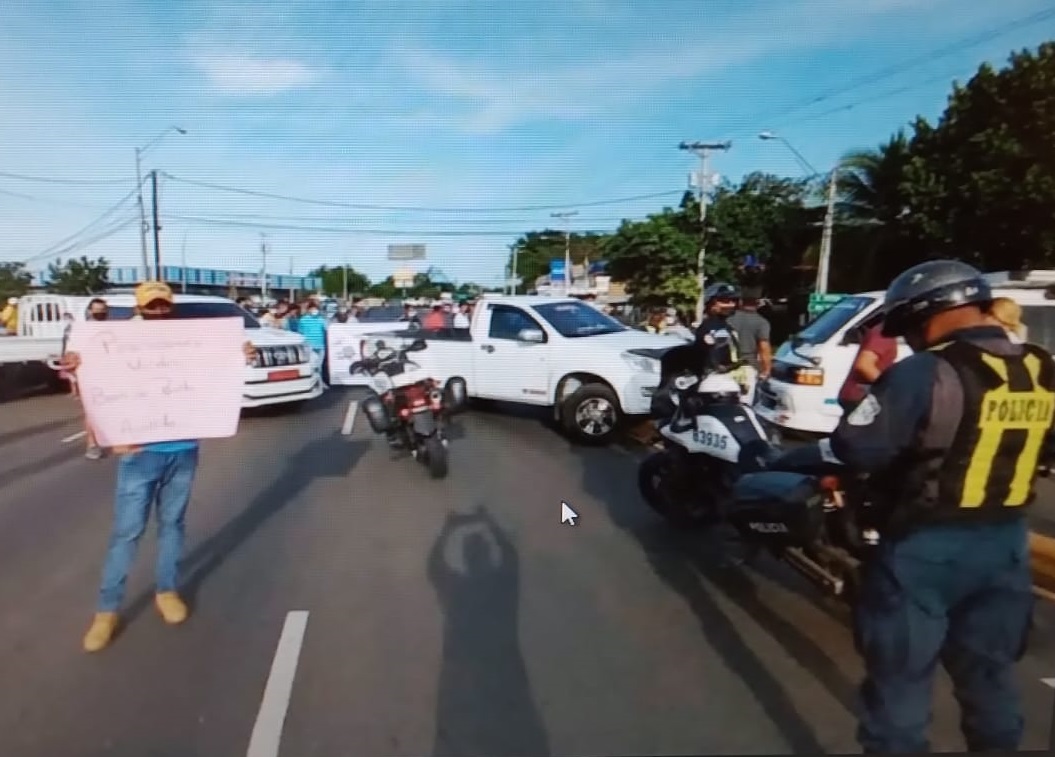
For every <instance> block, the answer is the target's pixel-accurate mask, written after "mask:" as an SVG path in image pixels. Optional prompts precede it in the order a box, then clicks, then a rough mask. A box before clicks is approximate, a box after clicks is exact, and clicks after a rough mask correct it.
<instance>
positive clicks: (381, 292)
mask: <svg viewBox="0 0 1055 757" xmlns="http://www.w3.org/2000/svg"><path fill="white" fill-rule="evenodd" d="M401 294H402V292H401V290H399V289H398V288H397V287H396V283H395V280H394V279H393V278H392V277H391V276H389V277H388V278H386V279H385V280H384V281H379V282H377V283H376V284H371V285H370V288H369V289H368V290H367V296H369V297H379V298H381V299H384V300H393V299H395V298H397V297H399V296H400V295H401Z"/></svg>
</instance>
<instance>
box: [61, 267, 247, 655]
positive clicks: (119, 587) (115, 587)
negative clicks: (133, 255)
mask: <svg viewBox="0 0 1055 757" xmlns="http://www.w3.org/2000/svg"><path fill="white" fill-rule="evenodd" d="M135 298H136V310H137V312H138V314H139V317H140V318H141V319H142V320H143V321H148V322H149V321H156V320H167V319H169V318H172V317H174V310H175V298H174V297H173V294H172V289H171V288H170V287H169V285H168V284H165V283H163V282H160V281H147V282H144V283H142V284H140V285H139V286H138V287H136V291H135ZM243 353H244V355H245V359H246V362H247V363H249V364H251V363H252V362H253V360H254V359H255V358H256V348H255V347H253V345H252V344H251V343H250V342H246V343H245V344H244V345H243ZM80 364H81V358H80V355H79V354H78V353H76V352H73V351H67V352H66V354H65V355H63V357H62V368H63V370H66V371H69V372H71V373H74V372H75V371H76V370H77V368H78V367H79V366H80ZM116 388H120V387H116ZM198 452H199V450H198V441H197V440H196V439H184V440H177V441H169V442H158V443H154V444H144V445H141V446H140V445H135V446H119V447H114V453H115V454H117V455H119V456H120V461H119V462H118V464H117V493H116V496H115V500H114V520H113V527H112V529H111V534H110V543H109V547H108V548H107V553H106V560H105V563H104V566H103V571H102V581H101V587H100V589H99V598H98V601H97V604H96V613H95V616H94V617H93V618H92V623H91V626H90V627H89V628H88V632H87V633H86V634H85V636H84V640H83V645H84V650H85V651H86V652H98V651H100V650H102V649H104V648H105V647H107V646H109V644H110V642H111V641H113V638H114V634H115V633H116V631H117V626H118V610H119V609H120V607H121V602H122V600H123V598H124V593H125V583H126V581H127V578H128V572H129V570H130V569H131V567H132V563H133V561H134V559H135V554H136V548H137V546H138V544H139V539H140V538H141V537H142V536H143V533H144V532H145V530H146V526H147V521H148V520H149V517H150V513H151V511H152V510H156V512H157V520H158V536H157V540H158V548H157V568H156V570H157V573H156V584H157V589H156V594H155V597H154V604H155V606H156V607H157V610H158V613H159V614H160V615H161V617H162V619H163V620H164V621H165V623H167V624H169V625H178V624H180V623H182V622H183V621H184V620H186V619H187V614H188V610H187V605H186V604H185V603H184V602H183V599H182V598H181V597H180V595H179V591H178V589H179V579H180V570H179V569H180V558H181V557H182V553H183V542H184V533H185V525H184V516H185V514H186V512H187V505H188V503H189V502H190V496H191V489H192V487H193V484H194V477H195V474H196V473H197V470H198ZM155 502H156V508H155Z"/></svg>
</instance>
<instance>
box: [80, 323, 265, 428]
mask: <svg viewBox="0 0 1055 757" xmlns="http://www.w3.org/2000/svg"><path fill="white" fill-rule="evenodd" d="M245 341H246V334H245V326H244V324H243V322H242V319H241V318H215V319H213V318H210V319H209V320H201V319H195V320H171V321H111V322H106V323H98V322H92V321H85V322H78V323H75V324H74V325H73V329H72V332H71V334H70V341H69V347H68V349H70V350H72V351H74V352H77V353H79V354H80V356H81V365H80V368H78V370H77V381H78V384H79V385H80V390H81V398H82V401H83V403H84V410H85V414H86V415H87V416H88V423H89V424H90V425H91V427H92V431H94V432H95V436H96V438H97V439H98V440H99V444H101V445H102V446H105V447H112V446H115V445H124V444H149V443H151V442H167V441H176V440H183V439H214V438H221V437H227V436H234V435H235V434H236V433H237V432H238V418H239V414H240V412H241V405H242V392H243V390H244V389H243V388H244V383H245V371H246V367H245V353H244V352H243V349H242V345H243V344H245Z"/></svg>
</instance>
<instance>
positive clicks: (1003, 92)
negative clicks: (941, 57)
mask: <svg viewBox="0 0 1055 757" xmlns="http://www.w3.org/2000/svg"><path fill="white" fill-rule="evenodd" d="M1052 134H1055V43H1053V42H1047V43H1044V44H1042V45H1040V47H1039V48H1038V49H1037V50H1036V52H1030V51H1028V50H1023V51H1021V52H1017V53H1014V54H1012V55H1011V56H1010V58H1009V62H1008V65H1007V66H1006V67H1005V68H1003V69H1002V70H999V71H997V70H994V69H993V68H992V67H991V66H989V65H988V64H986V65H983V66H981V67H980V68H979V69H978V72H977V73H976V74H975V75H974V76H973V77H972V78H971V79H970V81H968V82H967V83H966V84H965V85H963V86H960V85H959V84H955V85H954V87H953V92H952V94H951V95H950V97H949V101H948V105H947V107H946V109H945V112H944V113H943V114H942V116H941V118H940V119H939V120H938V122H937V124H936V125H931V124H930V123H928V122H927V121H926V119H923V118H917V119H916V122H915V124H914V137H913V153H914V154H913V157H912V159H911V161H910V163H909V166H908V167H907V170H906V176H905V182H904V187H905V189H906V194H907V196H908V200H909V213H908V215H907V218H906V225H907V226H908V227H909V229H910V230H911V232H912V233H913V234H914V235H915V236H916V237H917V238H919V239H921V240H922V241H923V243H924V244H925V248H926V250H927V252H928V253H930V254H932V255H953V256H956V257H959V258H961V259H964V260H966V261H968V262H971V263H973V264H975V265H979V266H981V267H983V268H985V269H987V270H1008V269H1017V268H1022V267H1040V266H1045V265H1047V266H1050V265H1052V264H1053V263H1055V212H1053V211H1052V209H1053V208H1055V150H1053V149H1052V137H1051V135H1052Z"/></svg>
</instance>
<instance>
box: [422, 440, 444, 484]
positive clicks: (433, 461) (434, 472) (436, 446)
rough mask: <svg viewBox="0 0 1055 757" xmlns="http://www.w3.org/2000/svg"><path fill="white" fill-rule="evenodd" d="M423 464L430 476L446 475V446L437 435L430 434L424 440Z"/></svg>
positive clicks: (442, 476) (440, 476) (439, 476)
mask: <svg viewBox="0 0 1055 757" xmlns="http://www.w3.org/2000/svg"><path fill="white" fill-rule="evenodd" d="M424 451H425V466H426V467H427V468H428V469H429V475H430V476H432V478H444V477H445V476H446V475H447V470H448V464H447V447H446V446H444V444H443V440H442V439H441V438H440V437H439V436H430V437H429V438H428V439H426V440H425V447H424Z"/></svg>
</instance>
